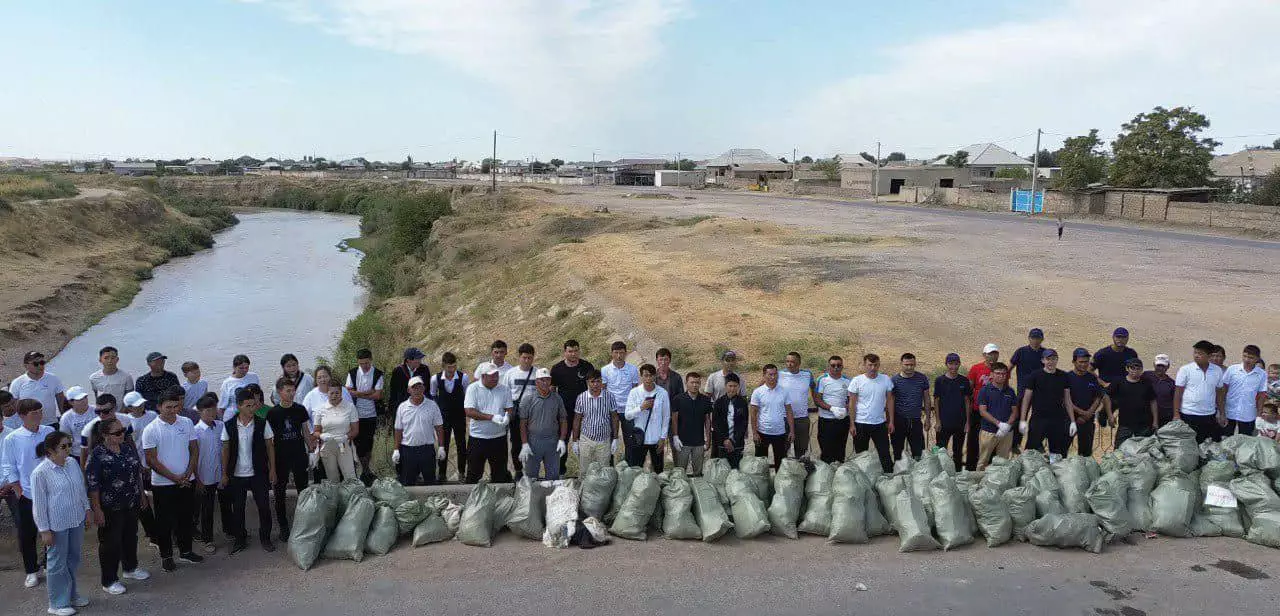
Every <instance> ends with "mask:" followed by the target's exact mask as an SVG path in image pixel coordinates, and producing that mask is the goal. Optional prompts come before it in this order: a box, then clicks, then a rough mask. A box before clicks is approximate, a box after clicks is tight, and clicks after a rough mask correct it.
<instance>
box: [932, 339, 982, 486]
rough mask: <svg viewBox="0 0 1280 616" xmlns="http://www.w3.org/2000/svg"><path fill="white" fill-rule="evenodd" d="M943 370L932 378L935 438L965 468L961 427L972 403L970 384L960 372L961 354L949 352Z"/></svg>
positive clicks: (971, 386) (962, 430) (962, 428)
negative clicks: (945, 367) (936, 432)
mask: <svg viewBox="0 0 1280 616" xmlns="http://www.w3.org/2000/svg"><path fill="white" fill-rule="evenodd" d="M946 364H947V372H946V374H941V375H938V378H936V379H934V380H933V408H934V409H935V412H937V414H938V417H937V419H938V421H937V426H938V434H937V436H936V439H935V440H936V442H937V444H938V446H940V447H951V460H952V461H953V462H955V464H956V468H964V431H965V421H966V418H967V417H969V407H970V405H972V404H973V385H972V384H970V383H969V379H968V378H966V377H965V376H964V375H963V374H960V355H958V354H956V353H949V354H948V355H947V359H946Z"/></svg>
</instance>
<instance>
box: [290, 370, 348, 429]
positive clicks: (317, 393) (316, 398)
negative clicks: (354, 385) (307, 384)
mask: <svg viewBox="0 0 1280 616" xmlns="http://www.w3.org/2000/svg"><path fill="white" fill-rule="evenodd" d="M313 374H314V375H315V382H316V386H315V387H314V388H312V389H311V391H309V392H307V395H305V396H302V406H303V407H304V408H306V409H307V413H308V414H310V415H311V423H313V424H314V423H315V421H316V417H315V415H316V409H318V408H320V407H322V406H325V405H327V404H329V389H330V388H336V389H340V390H342V401H343V402H346V403H347V404H350V405H351V407H352V408H355V406H356V402H355V400H354V399H353V398H352V397H351V393H350V392H348V391H347V390H346V388H344V387H342V385H340V384H338V383H336V382H334V380H333V369H332V368H330V367H328V366H316V369H315V370H314V371H313Z"/></svg>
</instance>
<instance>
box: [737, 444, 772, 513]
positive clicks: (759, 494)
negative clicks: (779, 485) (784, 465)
mask: <svg viewBox="0 0 1280 616" xmlns="http://www.w3.org/2000/svg"><path fill="white" fill-rule="evenodd" d="M738 471H739V472H741V473H742V474H743V475H746V477H747V479H749V480H750V481H751V489H752V490H754V491H755V493H756V498H759V499H760V502H762V503H770V502H772V501H773V482H772V481H770V479H769V459H768V458H763V457H759V456H748V455H743V456H742V460H741V461H740V462H738Z"/></svg>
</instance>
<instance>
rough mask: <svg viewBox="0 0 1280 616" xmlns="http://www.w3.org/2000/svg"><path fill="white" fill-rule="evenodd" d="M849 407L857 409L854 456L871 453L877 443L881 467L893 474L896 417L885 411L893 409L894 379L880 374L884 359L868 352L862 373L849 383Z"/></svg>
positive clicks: (852, 427) (851, 429)
mask: <svg viewBox="0 0 1280 616" xmlns="http://www.w3.org/2000/svg"><path fill="white" fill-rule="evenodd" d="M845 408H848V409H854V411H855V413H854V417H853V423H852V424H851V425H850V426H849V435H850V436H852V437H853V451H854V453H862V452H864V451H866V450H867V444H868V443H870V442H874V443H875V445H876V454H877V455H879V457H880V467H881V468H883V469H884V472H886V473H892V472H893V455H892V454H891V453H890V451H889V435H890V434H892V433H893V414H892V413H886V412H885V409H890V408H893V380H892V379H890V378H889V377H888V375H884V374H880V356H879V355H876V354H875V353H867V354H866V355H863V356H862V374H859V375H858V376H855V377H853V379H852V380H850V381H849V401H848V403H847V405H846V406H845Z"/></svg>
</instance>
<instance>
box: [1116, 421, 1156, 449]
mask: <svg viewBox="0 0 1280 616" xmlns="http://www.w3.org/2000/svg"><path fill="white" fill-rule="evenodd" d="M1152 434H1155V430H1152V429H1151V428H1146V429H1144V430H1134V429H1133V428H1130V427H1128V426H1116V442H1115V445H1114V447H1115V448H1116V449H1119V448H1120V443H1123V442H1125V441H1127V440H1129V439H1131V438H1133V437H1135V436H1151V435H1152Z"/></svg>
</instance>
